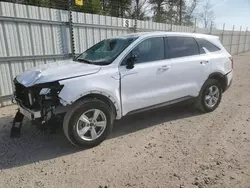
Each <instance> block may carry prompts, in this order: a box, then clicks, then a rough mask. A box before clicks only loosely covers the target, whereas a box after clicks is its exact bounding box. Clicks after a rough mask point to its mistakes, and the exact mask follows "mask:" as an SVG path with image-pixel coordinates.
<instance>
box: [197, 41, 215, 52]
mask: <svg viewBox="0 0 250 188" xmlns="http://www.w3.org/2000/svg"><path fill="white" fill-rule="evenodd" d="M196 41H197V42H198V44H199V48H200V53H201V54H205V53H206V52H205V50H204V48H206V49H207V50H208V51H209V52H216V51H219V50H220V48H218V47H217V46H215V45H214V44H212V43H211V42H208V41H207V40H205V39H198V38H197V39H196Z"/></svg>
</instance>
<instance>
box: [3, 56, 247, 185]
mask: <svg viewBox="0 0 250 188" xmlns="http://www.w3.org/2000/svg"><path fill="white" fill-rule="evenodd" d="M249 59H250V53H245V54H242V55H239V56H236V57H235V76H234V82H233V85H232V87H231V88H230V89H229V90H228V91H227V92H226V93H225V94H224V96H223V99H222V103H221V105H220V106H219V108H217V109H216V110H215V111H214V112H212V113H209V114H200V113H198V112H196V111H195V110H193V109H192V108H190V107H178V108H170V109H166V108H165V109H160V110H154V111H151V112H146V113H142V114H137V115H133V116H130V117H126V118H124V119H123V120H121V121H119V122H116V123H115V126H114V130H113V133H112V136H111V137H110V138H109V139H107V140H106V141H104V142H103V143H102V144H101V145H100V146H97V147H95V148H92V149H88V150H78V149H76V148H74V147H72V146H71V144H69V142H68V141H67V140H66V138H65V137H64V135H63V132H62V130H59V131H58V132H57V133H56V134H49V133H47V132H41V131H38V130H37V129H36V128H35V127H33V126H31V125H30V124H29V122H28V121H27V120H26V121H25V122H24V125H25V126H24V128H23V132H22V136H21V138H19V139H10V138H9V132H10V125H11V122H12V119H13V115H14V113H15V111H16V106H9V107H5V108H1V109H0V135H1V136H0V169H1V170H0V187H3V188H8V187H27V188H28V187H60V188H64V187H65V188H68V187H74V188H78V187H82V188H101V187H102V188H104V187H107V188H114V187H116V188H121V187H140V188H144V187H149V188H157V187H162V188H172V187H176V188H207V187H213V188H215V187H216V188H224V187H225V188H229V187H230V188H231V187H234V188H235V187H237V188H239V187H242V188H250V95H249V92H250V60H249Z"/></svg>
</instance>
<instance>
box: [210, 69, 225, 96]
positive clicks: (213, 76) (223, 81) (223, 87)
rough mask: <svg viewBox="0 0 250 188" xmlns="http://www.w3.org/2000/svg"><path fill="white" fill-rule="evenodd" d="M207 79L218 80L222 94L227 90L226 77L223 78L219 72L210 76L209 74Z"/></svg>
mask: <svg viewBox="0 0 250 188" xmlns="http://www.w3.org/2000/svg"><path fill="white" fill-rule="evenodd" d="M208 79H215V80H218V81H219V83H220V85H221V87H222V91H223V92H224V91H225V90H226V88H227V77H226V76H224V75H223V74H222V73H220V72H214V73H212V74H210V75H209V76H208Z"/></svg>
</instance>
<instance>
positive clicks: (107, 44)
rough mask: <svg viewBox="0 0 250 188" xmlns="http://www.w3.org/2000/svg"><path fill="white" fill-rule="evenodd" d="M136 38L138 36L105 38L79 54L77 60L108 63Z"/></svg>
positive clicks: (97, 63) (101, 63) (98, 63)
mask: <svg viewBox="0 0 250 188" xmlns="http://www.w3.org/2000/svg"><path fill="white" fill-rule="evenodd" d="M136 39H137V37H126V38H112V39H105V40H103V41H101V42H99V43H97V44H95V45H94V46H92V47H91V48H89V49H88V50H86V51H85V52H84V53H82V54H81V55H79V56H78V57H77V58H76V59H75V61H81V62H84V63H90V64H96V65H108V64H110V63H112V62H113V61H114V60H115V58H116V57H117V56H118V55H120V53H121V52H122V51H123V50H125V48H127V47H128V46H129V45H130V44H131V43H132V42H133V41H135V40H136Z"/></svg>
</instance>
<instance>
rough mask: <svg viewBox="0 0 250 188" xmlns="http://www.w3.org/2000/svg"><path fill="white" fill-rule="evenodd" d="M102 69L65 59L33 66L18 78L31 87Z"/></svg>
mask: <svg viewBox="0 0 250 188" xmlns="http://www.w3.org/2000/svg"><path fill="white" fill-rule="evenodd" d="M100 69H101V67H100V66H97V65H90V64H85V63H80V62H76V61H72V60H64V61H59V62H55V63H50V64H43V65H40V66H38V67H35V68H32V69H30V70H28V71H25V72H24V73H22V74H21V75H19V76H17V77H16V79H17V81H18V82H19V83H21V84H22V85H24V86H26V87H30V86H32V85H35V84H41V83H46V82H53V81H57V80H62V79H68V78H72V77H77V76H85V75H89V74H94V73H97V72H98V71H99V70H100Z"/></svg>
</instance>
